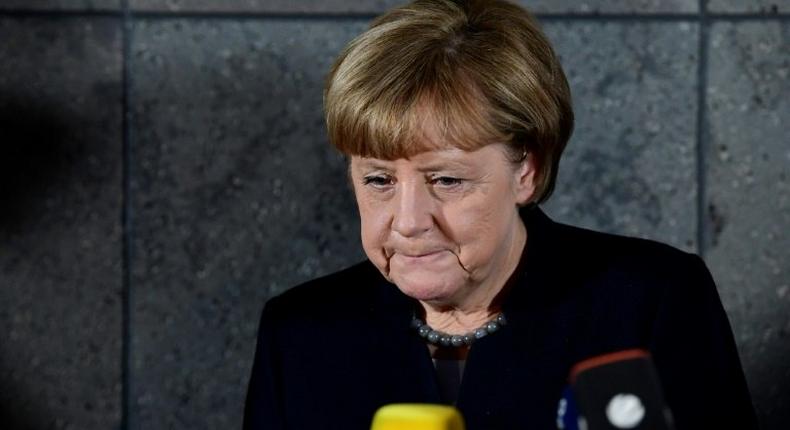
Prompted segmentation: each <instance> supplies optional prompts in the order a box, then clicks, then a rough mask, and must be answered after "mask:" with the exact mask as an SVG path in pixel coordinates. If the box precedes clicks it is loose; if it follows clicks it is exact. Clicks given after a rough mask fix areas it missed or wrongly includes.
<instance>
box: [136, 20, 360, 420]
mask: <svg viewBox="0 0 790 430" xmlns="http://www.w3.org/2000/svg"><path fill="white" fill-rule="evenodd" d="M363 28H364V23H363V22H346V23H342V24H341V23H337V22H326V21H320V20H309V21H296V20H287V19H277V20H263V21H243V22H237V21H230V20H153V21H145V20H142V21H140V22H139V23H138V25H137V26H136V27H135V29H134V34H135V37H134V40H133V52H132V73H133V76H134V77H135V79H134V82H133V87H132V98H133V104H134V109H133V114H134V121H133V124H134V128H133V133H134V136H135V137H134V144H133V158H132V166H133V175H134V182H133V208H134V219H135V232H136V236H135V240H134V250H135V258H134V261H133V272H132V273H133V285H134V297H135V300H134V321H135V333H134V338H133V343H132V345H133V357H132V360H133V365H134V373H135V375H136V385H137V388H138V389H137V390H136V391H135V393H134V395H133V396H134V398H133V401H134V402H135V405H136V406H135V407H136V408H137V409H138V411H139V416H138V418H139V428H145V429H160V428H161V429H165V428H190V429H217V428H240V426H241V417H242V409H243V403H244V395H245V392H246V384H247V379H248V377H249V371H250V366H251V363H252V356H253V350H254V343H255V336H256V332H257V322H258V317H259V313H260V310H261V307H262V305H263V303H264V302H265V300H266V299H267V298H268V297H270V296H272V295H274V294H276V293H279V292H282V291H284V290H285V289H286V288H289V287H291V286H293V285H295V284H297V283H300V282H303V281H306V280H308V279H311V278H314V277H316V276H318V275H321V274H324V273H329V272H332V271H335V270H337V269H340V268H342V267H344V266H346V265H349V264H351V263H353V262H356V261H359V260H360V259H361V258H362V255H363V254H362V251H361V246H360V245H359V221H358V215H357V212H356V206H355V203H354V201H353V195H352V194H351V191H350V189H349V188H348V185H347V179H346V171H345V169H346V165H345V161H344V160H343V159H342V157H341V156H340V155H338V154H337V153H336V152H334V150H333V149H331V148H330V147H329V144H328V143H327V141H326V138H325V135H324V131H323V130H324V127H323V119H322V113H321V91H322V80H323V76H324V74H325V73H326V71H327V70H328V68H329V65H330V63H331V61H332V60H333V57H334V56H335V55H336V54H337V53H338V52H339V50H340V49H341V47H342V46H343V45H344V43H345V42H346V41H347V40H349V39H350V38H351V36H352V35H354V34H356V33H358V32H359V31H361V30H362V29H363Z"/></svg>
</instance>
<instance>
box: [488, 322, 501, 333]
mask: <svg viewBox="0 0 790 430" xmlns="http://www.w3.org/2000/svg"><path fill="white" fill-rule="evenodd" d="M497 330H499V324H497V323H495V322H494V321H490V322H488V323H486V331H488V332H489V333H493V332H495V331H497Z"/></svg>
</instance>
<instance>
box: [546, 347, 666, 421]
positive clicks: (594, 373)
mask: <svg viewBox="0 0 790 430" xmlns="http://www.w3.org/2000/svg"><path fill="white" fill-rule="evenodd" d="M569 380H570V386H569V387H568V388H566V390H565V392H564V394H563V397H562V399H560V403H559V407H558V410H557V428H558V429H560V430H577V429H578V430H585V429H586V430H620V429H635V430H672V429H673V428H674V425H673V422H672V413H671V412H670V410H669V408H668V407H667V405H666V403H665V402H664V395H663V394H662V392H661V384H660V382H659V379H658V373H657V372H656V369H655V366H654V365H653V361H652V360H651V358H650V354H649V353H648V352H647V351H644V350H641V349H629V350H625V351H618V352H613V353H609V354H604V355H599V356H596V357H592V358H589V359H587V360H584V361H581V362H579V363H577V364H576V365H575V366H573V368H572V369H571V372H570V376H569Z"/></svg>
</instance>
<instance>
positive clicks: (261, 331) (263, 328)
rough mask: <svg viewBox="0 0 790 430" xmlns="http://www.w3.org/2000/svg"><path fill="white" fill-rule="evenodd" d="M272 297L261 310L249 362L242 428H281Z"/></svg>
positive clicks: (278, 364)
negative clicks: (249, 373) (253, 356)
mask: <svg viewBox="0 0 790 430" xmlns="http://www.w3.org/2000/svg"><path fill="white" fill-rule="evenodd" d="M274 302H276V299H274V300H270V301H269V302H268V303H267V304H266V306H264V308H263V312H262V313H261V322H260V327H259V328H258V343H257V347H256V350H255V359H254V361H253V365H252V375H251V376H250V382H249V387H248V388H247V401H246V404H245V406H244V430H264V429H265V430H280V429H284V428H285V423H284V417H283V416H282V415H283V414H282V410H283V409H282V407H281V406H282V405H281V404H280V402H281V401H282V396H281V395H280V391H281V387H282V381H281V373H280V372H279V371H278V369H280V360H279V358H278V352H277V351H278V349H277V347H276V343H277V339H276V338H277V336H276V331H277V326H276V320H277V318H276V316H275V315H276V312H275V303H274Z"/></svg>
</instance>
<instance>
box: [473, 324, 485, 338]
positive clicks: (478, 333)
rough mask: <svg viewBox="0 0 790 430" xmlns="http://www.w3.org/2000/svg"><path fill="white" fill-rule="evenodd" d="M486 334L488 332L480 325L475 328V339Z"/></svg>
mask: <svg viewBox="0 0 790 430" xmlns="http://www.w3.org/2000/svg"><path fill="white" fill-rule="evenodd" d="M487 334H488V332H487V331H486V329H484V328H482V327H480V328H479V329H477V330H475V339H480V338H481V337H484V336H485V335H487Z"/></svg>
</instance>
